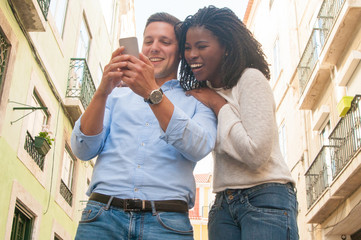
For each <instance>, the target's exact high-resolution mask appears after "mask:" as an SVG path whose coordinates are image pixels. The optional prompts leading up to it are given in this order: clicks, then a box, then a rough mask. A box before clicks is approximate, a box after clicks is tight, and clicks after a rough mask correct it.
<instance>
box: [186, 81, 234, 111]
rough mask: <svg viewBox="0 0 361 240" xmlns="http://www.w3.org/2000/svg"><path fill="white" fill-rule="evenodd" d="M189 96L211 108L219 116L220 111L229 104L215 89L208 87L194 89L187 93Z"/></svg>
mask: <svg viewBox="0 0 361 240" xmlns="http://www.w3.org/2000/svg"><path fill="white" fill-rule="evenodd" d="M186 94H187V95H192V96H193V97H195V98H196V99H198V101H200V102H202V103H203V104H204V105H206V106H207V107H209V108H211V109H212V110H213V112H214V113H215V114H216V116H218V113H219V110H220V109H221V108H222V107H223V106H224V105H225V104H227V101H226V99H224V98H223V97H222V96H221V95H219V94H218V93H217V92H216V91H214V90H213V89H210V88H208V87H204V88H199V89H193V90H191V91H187V92H186Z"/></svg>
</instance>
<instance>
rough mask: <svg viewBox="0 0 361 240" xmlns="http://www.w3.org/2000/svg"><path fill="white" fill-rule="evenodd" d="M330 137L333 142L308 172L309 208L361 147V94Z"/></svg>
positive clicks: (322, 151)
mask: <svg viewBox="0 0 361 240" xmlns="http://www.w3.org/2000/svg"><path fill="white" fill-rule="evenodd" d="M329 141H330V145H329V146H323V147H322V149H321V151H320V152H319V153H318V154H317V156H316V158H315V160H314V161H313V163H312V164H311V166H310V168H309V169H308V171H307V172H306V174H305V176H306V191H307V206H308V208H310V207H311V205H312V204H313V203H314V202H315V201H316V200H317V199H318V198H319V197H320V196H321V195H322V193H323V192H324V190H325V189H326V188H327V187H328V186H329V184H330V183H331V182H332V181H333V180H334V179H335V178H336V177H337V175H338V174H339V173H340V172H341V171H342V169H343V168H344V167H345V166H346V165H347V164H348V163H349V161H350V160H351V159H352V158H353V157H354V156H355V155H356V154H357V153H358V152H359V151H360V149H361V95H356V96H355V97H354V99H353V100H352V103H351V108H350V110H349V111H348V112H347V114H346V116H345V117H343V118H342V119H341V120H340V121H339V122H338V124H337V125H336V127H335V128H334V129H333V131H332V132H331V134H330V136H329Z"/></svg>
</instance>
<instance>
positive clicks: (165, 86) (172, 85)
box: [162, 79, 179, 92]
mask: <svg viewBox="0 0 361 240" xmlns="http://www.w3.org/2000/svg"><path fill="white" fill-rule="evenodd" d="M177 86H179V81H178V80H177V79H172V80H169V81H167V82H165V83H164V84H163V85H162V90H163V92H165V91H168V90H172V89H174V88H176V87H177Z"/></svg>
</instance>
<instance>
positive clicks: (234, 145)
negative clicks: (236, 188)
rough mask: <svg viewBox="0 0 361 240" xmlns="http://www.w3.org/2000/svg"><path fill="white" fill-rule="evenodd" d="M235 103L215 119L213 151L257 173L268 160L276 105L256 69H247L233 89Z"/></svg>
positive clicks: (227, 106)
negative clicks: (215, 140)
mask: <svg viewBox="0 0 361 240" xmlns="http://www.w3.org/2000/svg"><path fill="white" fill-rule="evenodd" d="M232 96H233V97H234V98H235V99H233V100H234V103H233V104H232V103H228V104H226V105H225V106H223V107H222V109H221V110H220V112H219V115H218V133H217V134H218V136H217V141H218V143H217V148H216V151H223V152H226V153H227V154H228V155H230V156H231V157H233V158H234V159H237V160H238V161H240V162H242V163H244V164H245V165H246V166H247V167H248V168H250V169H253V170H256V169H258V168H260V167H261V166H262V165H263V164H264V163H265V162H267V160H268V159H269V158H270V155H271V151H272V146H273V141H274V139H275V138H274V136H273V135H274V134H275V132H274V130H273V129H274V126H275V124H276V119H275V104H274V98H273V93H272V90H271V88H270V85H269V83H268V81H267V79H266V78H265V77H264V75H263V74H262V73H261V72H260V71H258V70H256V69H247V70H246V71H245V72H244V73H243V75H242V77H241V79H240V80H239V82H238V84H237V85H236V86H235V87H234V88H233V89H232Z"/></svg>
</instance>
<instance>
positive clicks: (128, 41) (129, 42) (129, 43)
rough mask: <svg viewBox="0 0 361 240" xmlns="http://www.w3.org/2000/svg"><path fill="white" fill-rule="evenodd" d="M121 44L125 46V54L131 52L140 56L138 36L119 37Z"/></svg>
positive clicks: (130, 53)
mask: <svg viewBox="0 0 361 240" xmlns="http://www.w3.org/2000/svg"><path fill="white" fill-rule="evenodd" d="M119 46H124V47H125V49H124V51H123V52H122V53H123V54H129V55H133V56H136V57H137V58H139V48H138V40H137V38H136V37H127V38H120V39H119Z"/></svg>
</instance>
